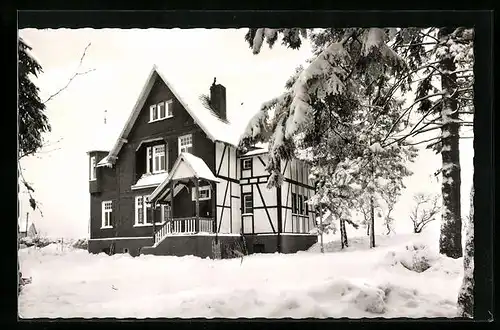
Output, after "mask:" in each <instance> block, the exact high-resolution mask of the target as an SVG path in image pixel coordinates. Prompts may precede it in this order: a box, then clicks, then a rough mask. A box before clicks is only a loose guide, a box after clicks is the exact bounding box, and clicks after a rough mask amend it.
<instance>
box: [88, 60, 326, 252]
mask: <svg viewBox="0 0 500 330" xmlns="http://www.w3.org/2000/svg"><path fill="white" fill-rule="evenodd" d="M175 78H176V77H171V76H168V75H167V73H166V72H165V71H164V70H162V69H160V68H159V67H157V66H154V67H153V68H152V70H151V72H150V74H149V76H148V78H147V79H146V82H145V84H144V87H143V89H142V91H141V93H140V96H139V98H138V100H137V102H136V104H135V105H134V107H133V109H132V111H131V114H130V116H129V118H128V119H127V121H126V123H125V125H124V127H123V129H122V131H121V133H120V134H119V136H118V138H117V139H116V137H115V139H116V140H115V142H114V146H113V147H112V149H111V150H102V149H103V148H98V149H94V150H90V151H89V152H88V155H89V191H90V215H91V216H90V239H89V251H90V252H92V253H100V252H106V253H130V254H131V255H138V254H154V255H177V256H182V255H196V256H199V257H210V258H213V257H216V256H218V255H219V254H222V256H224V254H225V253H227V252H230V251H232V250H239V251H240V252H243V253H267V252H269V253H273V252H281V253H292V252H296V251H299V250H305V249H307V248H309V247H310V246H311V245H312V244H314V243H315V242H316V241H317V236H316V235H315V234H310V233H309V231H310V230H311V229H312V228H313V226H314V212H313V210H312V209H311V207H310V206H308V205H307V204H306V203H305V201H306V200H307V199H308V197H309V196H311V194H312V193H313V187H312V184H311V182H310V180H309V179H308V175H307V173H308V169H307V166H306V164H304V163H303V162H301V161H299V160H298V159H294V160H292V161H290V162H289V163H285V162H283V164H282V168H283V173H284V177H285V179H284V183H283V185H282V187H280V188H273V189H267V188H266V184H267V180H268V178H269V173H268V172H267V171H266V170H265V168H266V162H267V149H266V146H265V145H260V146H255V147H253V148H251V150H249V151H247V152H246V153H242V152H241V150H239V149H238V147H237V146H238V142H239V137H240V134H241V133H242V132H238V131H236V130H235V129H234V126H233V125H231V124H230V123H229V122H228V120H227V117H226V114H227V109H226V107H227V105H226V103H227V102H226V101H227V100H226V89H225V87H224V86H222V85H220V84H217V83H216V81H215V80H214V83H213V84H212V86H211V87H210V86H208V84H207V88H206V92H207V93H208V92H210V96H209V101H208V102H209V103H208V104H207V102H203V99H202V98H200V94H202V93H203V92H205V91H201V93H197V92H195V91H194V90H193V88H192V86H191V85H190V84H182V83H181V82H178V81H175ZM205 100H206V99H205Z"/></svg>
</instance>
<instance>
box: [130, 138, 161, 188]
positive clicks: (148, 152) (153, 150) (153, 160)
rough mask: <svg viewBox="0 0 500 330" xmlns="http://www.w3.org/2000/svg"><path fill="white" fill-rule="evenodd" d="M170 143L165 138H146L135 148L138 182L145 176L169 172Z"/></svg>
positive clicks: (136, 179) (136, 177)
mask: <svg viewBox="0 0 500 330" xmlns="http://www.w3.org/2000/svg"><path fill="white" fill-rule="evenodd" d="M168 151H169V145H168V142H167V141H166V140H165V139H163V138H157V139H149V140H144V141H142V142H141V143H139V145H138V146H137V148H136V150H135V180H134V183H136V182H137V181H138V180H139V179H140V178H142V177H144V176H150V175H155V174H162V173H168V170H169V168H168V164H169V152H168Z"/></svg>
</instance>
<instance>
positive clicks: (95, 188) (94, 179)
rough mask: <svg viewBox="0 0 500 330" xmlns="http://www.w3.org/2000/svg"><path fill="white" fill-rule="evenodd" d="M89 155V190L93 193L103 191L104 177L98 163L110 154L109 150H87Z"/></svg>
mask: <svg viewBox="0 0 500 330" xmlns="http://www.w3.org/2000/svg"><path fill="white" fill-rule="evenodd" d="M87 154H88V156H89V167H88V168H89V192H90V193H91V194H93V193H98V192H101V190H102V182H101V181H102V179H101V175H100V171H99V168H98V167H97V164H98V163H99V162H100V161H101V160H102V159H103V158H104V157H106V156H107V155H108V151H104V150H92V151H89V152H87Z"/></svg>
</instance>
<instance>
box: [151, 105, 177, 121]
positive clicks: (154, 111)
mask: <svg viewBox="0 0 500 330" xmlns="http://www.w3.org/2000/svg"><path fill="white" fill-rule="evenodd" d="M172 104H173V100H172V99H170V100H167V101H161V102H158V103H156V104H152V105H150V106H149V122H150V123H154V122H157V121H160V120H164V119H167V118H172V117H173V116H174V114H173V109H172ZM160 105H163V106H164V107H165V116H164V117H161V113H160ZM155 116H156V118H154V117H155Z"/></svg>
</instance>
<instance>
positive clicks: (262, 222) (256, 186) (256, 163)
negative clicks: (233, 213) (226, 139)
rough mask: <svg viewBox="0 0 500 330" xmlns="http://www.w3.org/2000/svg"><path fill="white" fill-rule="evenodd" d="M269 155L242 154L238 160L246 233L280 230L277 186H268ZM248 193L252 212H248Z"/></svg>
mask: <svg viewBox="0 0 500 330" xmlns="http://www.w3.org/2000/svg"><path fill="white" fill-rule="evenodd" d="M267 157H268V156H267V154H265V153H264V154H260V155H252V156H241V158H240V159H239V162H238V163H239V165H240V168H241V172H240V173H241V177H240V186H241V195H242V199H241V203H242V205H241V209H242V211H241V212H242V215H241V220H242V225H243V232H244V233H245V234H262V233H277V232H278V221H277V219H278V203H277V191H276V188H271V189H268V188H267V182H268V179H269V173H268V172H267V171H266V166H267V161H268V159H267ZM247 194H250V196H251V201H252V202H251V204H252V212H246V209H247V208H246V207H245V203H248V200H247V199H246V198H247V197H245V196H246V195H247ZM249 198H250V197H249Z"/></svg>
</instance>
